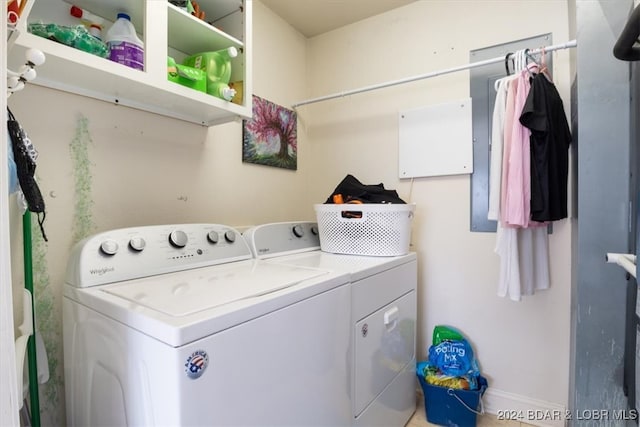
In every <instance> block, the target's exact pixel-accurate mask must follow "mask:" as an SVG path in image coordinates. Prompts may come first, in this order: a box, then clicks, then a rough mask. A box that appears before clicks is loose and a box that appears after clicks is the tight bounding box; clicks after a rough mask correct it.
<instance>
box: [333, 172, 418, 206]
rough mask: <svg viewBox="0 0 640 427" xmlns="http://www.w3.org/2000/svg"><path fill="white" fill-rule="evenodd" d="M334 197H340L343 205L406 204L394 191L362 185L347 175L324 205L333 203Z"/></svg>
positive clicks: (377, 186)
mask: <svg viewBox="0 0 640 427" xmlns="http://www.w3.org/2000/svg"><path fill="white" fill-rule="evenodd" d="M336 195H340V196H341V197H342V199H343V200H344V202H345V203H349V202H351V203H353V202H360V203H406V202H405V201H404V200H402V199H401V198H400V197H399V196H398V193H397V192H396V191H395V190H387V189H385V188H384V185H382V184H374V185H366V184H363V183H361V182H360V181H358V180H357V179H356V178H355V177H354V176H353V175H347V176H346V177H345V178H344V179H343V180H342V181H341V182H340V184H338V186H337V187H336V189H335V190H333V193H331V195H330V196H329V198H328V199H327V201H326V202H325V203H334V196H336Z"/></svg>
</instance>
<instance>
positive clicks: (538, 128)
mask: <svg viewBox="0 0 640 427" xmlns="http://www.w3.org/2000/svg"><path fill="white" fill-rule="evenodd" d="M520 123H522V125H523V126H525V127H527V128H529V129H530V130H531V137H530V139H529V141H530V144H529V145H530V152H531V219H532V220H534V221H539V222H546V221H556V220H559V219H563V218H566V217H567V179H568V173H569V145H570V144H571V131H570V130H569V124H568V123H567V118H566V116H565V113H564V107H563V105H562V98H560V94H559V93H558V90H557V89H556V87H555V85H554V84H553V83H552V82H550V81H549V80H548V79H547V77H546V76H545V75H544V73H538V74H536V76H535V77H534V78H533V80H532V82H531V90H530V91H529V95H528V96H527V100H526V101H525V105H524V108H523V110H522V114H521V115H520Z"/></svg>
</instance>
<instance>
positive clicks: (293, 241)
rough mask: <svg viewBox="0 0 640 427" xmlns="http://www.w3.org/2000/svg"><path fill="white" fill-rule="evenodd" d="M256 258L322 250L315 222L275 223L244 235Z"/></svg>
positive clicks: (257, 227)
mask: <svg viewBox="0 0 640 427" xmlns="http://www.w3.org/2000/svg"><path fill="white" fill-rule="evenodd" d="M244 238H245V240H246V241H247V242H248V243H249V247H250V248H251V252H252V253H253V256H254V257H256V258H271V257H274V256H281V255H287V254H292V253H297V252H306V251H315V250H320V235H319V233H318V224H317V223H315V222H308V221H299V222H274V223H270V224H263V225H258V226H256V227H253V228H250V229H249V230H247V231H246V232H245V233H244Z"/></svg>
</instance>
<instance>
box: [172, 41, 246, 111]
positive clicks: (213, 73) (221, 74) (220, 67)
mask: <svg viewBox="0 0 640 427" xmlns="http://www.w3.org/2000/svg"><path fill="white" fill-rule="evenodd" d="M236 56H238V49H236V48H235V47H233V46H231V47H228V48H226V49H221V50H218V51H215V52H202V53H198V54H196V55H192V56H189V57H187V58H185V59H184V61H182V63H183V64H184V65H187V66H189V67H193V68H199V69H201V70H204V71H205V72H206V73H207V93H208V94H209V95H213V96H217V97H218V98H222V99H224V100H227V101H231V99H233V97H234V95H235V94H236V91H235V89H232V88H230V87H229V79H230V78H231V59H232V58H235V57H236Z"/></svg>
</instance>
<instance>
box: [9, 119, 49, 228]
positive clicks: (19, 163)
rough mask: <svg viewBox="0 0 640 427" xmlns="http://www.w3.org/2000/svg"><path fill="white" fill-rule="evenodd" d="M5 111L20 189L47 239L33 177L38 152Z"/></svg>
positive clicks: (42, 207) (36, 185)
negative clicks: (36, 215) (7, 116)
mask: <svg viewBox="0 0 640 427" xmlns="http://www.w3.org/2000/svg"><path fill="white" fill-rule="evenodd" d="M7 112H8V115H9V119H8V120H7V130H8V131H9V136H10V137H11V145H12V147H13V159H14V161H15V163H16V170H17V172H18V182H19V183H20V189H21V190H22V194H24V198H25V200H26V202H27V209H29V211H31V212H35V213H37V214H38V224H39V225H40V231H41V233H42V238H43V239H44V240H45V241H48V240H47V235H46V234H45V232H44V226H43V225H44V219H45V217H46V213H45V207H44V199H43V198H42V193H40V188H39V187H38V184H37V183H36V179H35V173H36V158H37V156H38V153H37V151H36V150H35V148H34V146H33V144H32V143H31V140H30V139H29V136H27V133H26V132H25V131H24V129H22V126H20V123H18V121H17V120H16V118H15V117H14V115H13V113H11V110H9V108H7Z"/></svg>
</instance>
